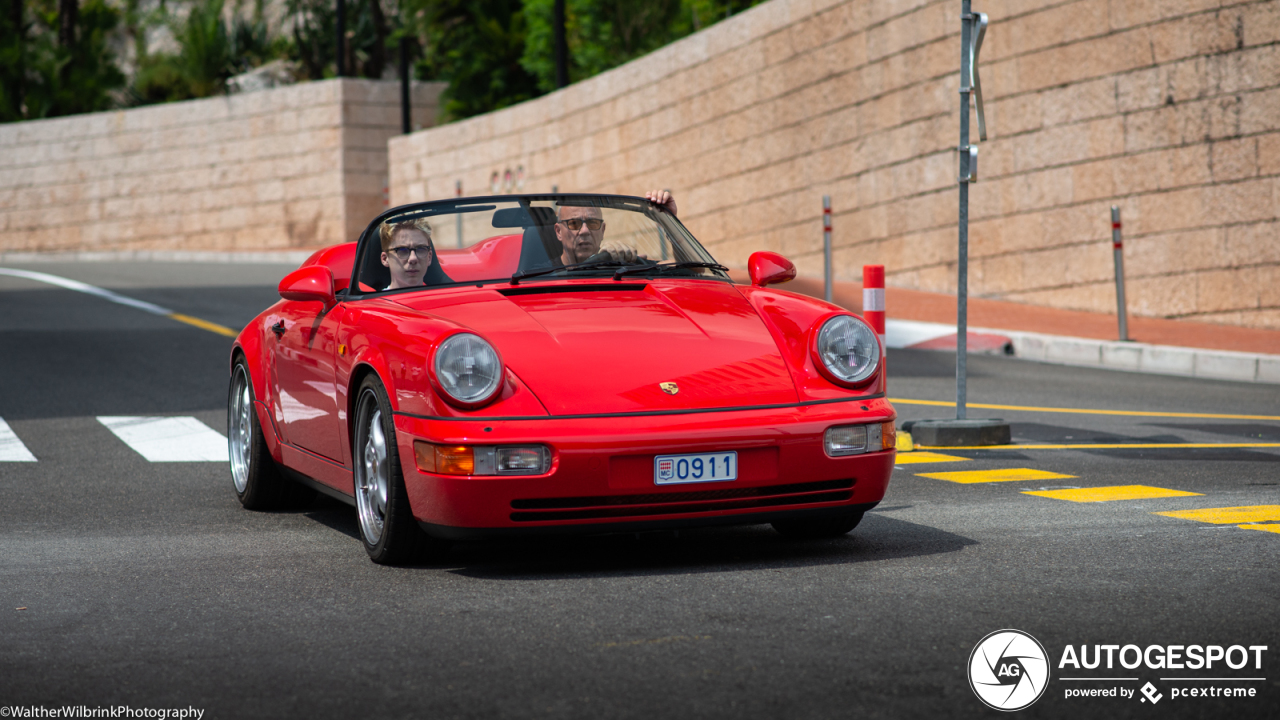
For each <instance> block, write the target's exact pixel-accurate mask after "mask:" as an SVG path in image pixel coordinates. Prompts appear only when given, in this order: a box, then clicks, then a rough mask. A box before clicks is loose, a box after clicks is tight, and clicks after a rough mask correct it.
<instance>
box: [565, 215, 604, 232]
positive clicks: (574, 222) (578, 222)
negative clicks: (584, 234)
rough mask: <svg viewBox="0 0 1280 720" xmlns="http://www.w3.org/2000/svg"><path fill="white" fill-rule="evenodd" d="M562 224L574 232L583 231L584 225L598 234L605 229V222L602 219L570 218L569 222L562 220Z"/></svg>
mask: <svg viewBox="0 0 1280 720" xmlns="http://www.w3.org/2000/svg"><path fill="white" fill-rule="evenodd" d="M560 224H561V225H564V226H565V227H567V228H569V229H570V230H572V231H574V232H578V231H579V230H581V229H582V226H583V225H586V226H587V229H588V230H590V231H591V232H596V231H598V230H599V229H600V228H602V227H604V220H601V219H600V218H569V219H568V220H561V221H560Z"/></svg>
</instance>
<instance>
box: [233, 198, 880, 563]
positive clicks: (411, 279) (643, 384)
mask: <svg viewBox="0 0 1280 720" xmlns="http://www.w3.org/2000/svg"><path fill="white" fill-rule="evenodd" d="M749 265H750V268H749V270H750V276H751V285H750V286H745V285H737V284H734V283H733V282H732V281H731V280H730V278H729V275H728V273H727V271H726V268H724V267H722V266H720V265H718V264H717V263H716V262H715V260H714V259H713V258H712V257H711V255H710V254H709V253H708V252H707V251H706V250H705V249H704V248H703V247H702V246H701V245H699V244H698V242H697V240H695V239H694V237H693V236H692V235H691V234H690V233H689V231H688V230H687V229H685V227H684V226H683V225H682V224H681V223H680V222H679V221H678V220H677V219H676V218H675V217H674V216H673V215H672V214H670V213H669V212H667V211H666V209H665V208H664V207H662V206H658V205H654V204H653V203H651V202H649V201H647V200H645V199H643V198H636V197H625V196H612V195H563V194H561V195H522V196H513V195H504V196H498V197H474V198H461V199H457V200H449V201H440V202H428V203H421V204H416V205H408V206H403V207H398V208H395V209H392V210H389V211H387V212H385V213H383V214H382V215H381V216H379V217H378V218H377V219H375V220H374V221H373V223H371V224H370V225H369V227H368V229H367V230H365V232H364V233H363V235H361V237H360V240H359V241H358V242H354V243H347V244H344V245H337V246H334V247H330V248H326V249H324V250H321V251H319V252H317V253H315V254H314V255H313V256H311V257H310V258H309V259H308V260H307V261H306V262H304V263H303V265H302V267H301V268H299V269H298V270H296V271H294V272H293V273H291V274H290V275H288V276H287V277H285V278H284V280H282V281H281V282H280V295H281V296H282V297H283V300H281V301H280V302H278V303H276V304H275V305H273V306H272V307H270V308H268V309H267V310H266V311H265V312H263V313H262V314H261V315H259V316H258V317H257V318H256V319H254V320H253V322H251V323H249V325H248V326H247V327H246V328H245V329H244V331H243V332H241V333H240V335H239V337H238V338H237V339H236V342H235V346H234V348H233V350H232V354H231V387H230V393H229V399H228V421H227V424H228V427H227V430H228V432H227V437H228V443H229V446H230V456H231V475H232V479H233V481H234V484H235V491H236V494H237V496H238V497H239V499H240V501H241V503H243V505H244V506H245V507H247V508H251V509H267V508H274V507H279V506H281V505H284V504H287V503H290V502H294V501H296V500H297V499H298V498H299V497H300V493H301V494H305V493H307V492H309V491H308V490H307V488H311V489H312V490H318V491H320V492H323V493H326V494H328V495H331V496H333V497H336V498H339V499H341V500H343V501H345V502H348V503H350V504H352V505H354V506H355V508H356V511H357V515H358V517H359V525H360V534H361V536H362V539H363V541H364V545H365V549H366V550H367V551H368V553H369V556H370V557H371V558H372V559H373V560H374V561H375V562H379V563H396V562H405V561H408V560H410V559H414V558H421V557H423V556H424V555H429V554H430V553H432V552H438V551H439V550H440V549H442V548H444V547H446V546H447V544H448V543H449V542H450V541H456V540H465V539H469V538H480V537H492V536H503V535H509V534H528V533H540V532H541V533H563V532H574V533H610V532H637V531H642V530H655V529H676V528H684V527H695V526H710V525H735V524H736V525H741V524H757V523H772V524H773V526H774V527H775V528H776V529H777V530H778V531H779V532H780V533H782V534H783V535H786V536H793V537H805V538H813V537H834V536H838V535H842V534H844V533H847V532H849V531H850V530H852V529H853V528H854V527H855V526H856V525H857V524H858V522H859V521H860V520H861V519H862V516H863V513H864V512H866V511H867V510H868V509H870V508H872V507H873V506H875V505H876V503H877V502H879V501H880V500H881V498H883V497H884V493H885V488H886V486H887V484H888V481H889V475H890V473H891V472H892V470H893V463H894V420H895V413H894V410H893V407H892V406H891V405H890V404H889V402H888V401H887V400H886V399H885V397H884V389H885V380H884V361H883V352H882V350H881V347H880V344H879V341H878V339H877V337H876V335H875V333H874V332H873V331H872V330H871V328H870V327H869V326H868V325H867V324H866V323H864V322H863V321H862V320H861V319H859V318H858V317H857V316H855V315H853V314H851V313H849V312H847V311H845V310H843V309H841V308H839V307H836V306H834V305H829V304H827V303H824V302H821V301H818V300H814V299H812V298H808V297H804V296H801V295H796V294H793V293H789V292H786V291H782V290H778V289H774V288H771V287H769V286H770V285H773V284H776V283H780V282H784V281H786V280H789V279H791V278H793V277H794V276H795V268H794V266H793V265H791V263H789V262H788V261H787V260H786V259H784V258H783V257H781V256H780V255H776V254H774V253H767V252H759V253H755V254H754V255H752V256H751V258H750V262H749Z"/></svg>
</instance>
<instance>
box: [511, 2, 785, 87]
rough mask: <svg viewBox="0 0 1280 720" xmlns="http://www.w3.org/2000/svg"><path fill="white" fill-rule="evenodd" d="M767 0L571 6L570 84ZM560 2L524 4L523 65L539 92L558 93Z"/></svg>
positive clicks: (567, 5)
mask: <svg viewBox="0 0 1280 720" xmlns="http://www.w3.org/2000/svg"><path fill="white" fill-rule="evenodd" d="M762 1H763V0H719V1H714V0H565V38H566V40H567V42H568V45H569V81H570V82H577V81H579V80H583V79H586V78H589V77H591V76H593V75H597V74H599V73H602V72H604V71H605V70H609V69H611V68H615V67H617V66H619V65H622V64H623V63H626V62H629V61H631V60H634V59H636V58H638V57H640V56H642V55H645V54H647V53H650V52H652V51H654V50H657V49H658V48H660V47H662V46H664V45H667V44H668V43H671V42H673V41H675V40H679V39H680V38H682V37H685V36H686V35H689V34H691V33H693V32H696V31H697V30H699V29H701V28H704V27H707V26H709V25H712V24H714V23H715V22H718V21H720V20H723V19H725V18H726V17H729V16H730V15H731V14H734V13H737V12H740V11H742V10H746V9H747V8H750V7H751V6H753V5H756V4H758V3H760V2H762ZM554 7H555V0H524V14H525V18H526V19H527V21H528V26H529V32H528V37H527V38H526V41H525V49H524V54H523V56H522V57H521V59H520V62H521V65H523V66H524V68H525V69H527V70H528V71H529V72H530V73H531V74H533V75H534V76H535V77H537V78H538V89H539V90H541V91H542V92H550V91H552V90H555V89H556V69H555V48H554V47H553V42H554V35H553V33H554V29H553V26H552V23H553V18H554Z"/></svg>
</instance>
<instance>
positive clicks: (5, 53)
mask: <svg viewBox="0 0 1280 720" xmlns="http://www.w3.org/2000/svg"><path fill="white" fill-rule="evenodd" d="M18 8H19V10H22V9H24V8H23V7H22V5H19V6H18ZM26 37H27V22H26V18H25V17H23V16H22V15H19V16H18V17H14V16H13V13H12V12H11V11H10V8H7V7H6V8H5V9H4V11H3V12H0V122H12V121H14V120H21V119H22V117H23V110H22V104H23V97H24V96H25V95H26V90H25V86H26V74H27V69H26V66H27V60H26V56H27V47H26V46H27V40H26Z"/></svg>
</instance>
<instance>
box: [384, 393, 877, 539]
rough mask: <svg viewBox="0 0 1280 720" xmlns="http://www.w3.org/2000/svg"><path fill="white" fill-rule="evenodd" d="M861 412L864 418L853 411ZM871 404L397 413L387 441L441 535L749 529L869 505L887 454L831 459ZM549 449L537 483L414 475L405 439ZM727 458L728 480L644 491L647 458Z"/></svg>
mask: <svg viewBox="0 0 1280 720" xmlns="http://www.w3.org/2000/svg"><path fill="white" fill-rule="evenodd" d="M863 408H865V409H863ZM895 417H896V416H895V414H894V411H893V407H892V406H891V405H890V404H889V403H888V402H887V401H885V400H883V399H877V400H857V401H851V402H839V403H828V404H815V405H799V406H792V407H785V408H770V409H754V410H730V411H718V412H708V413H697V414H685V415H643V416H616V415H615V416H602V417H574V418H554V417H547V418H536V419H535V418H530V419H477V420H469V419H468V420H461V421H460V420H457V419H429V418H419V417H413V416H409V415H397V416H396V419H395V422H396V431H397V432H396V437H397V442H398V448H399V451H400V458H401V464H402V466H403V471H404V478H405V485H406V489H407V491H408V494H409V500H410V504H411V505H412V508H413V513H414V516H415V517H416V518H417V519H418V521H419V522H420V523H421V524H422V525H423V527H424V528H426V529H427V530H428V532H430V533H432V534H433V535H436V536H439V537H445V538H461V537H475V536H484V535H507V534H513V533H514V534H519V533H526V532H527V533H540V532H541V533H545V532H583V533H593V532H623V531H631V530H637V529H661V528H680V527H696V526H702V525H724V524H755V523H765V522H771V521H774V520H781V519H793V518H796V517H802V516H806V515H814V514H816V515H830V514H839V513H848V512H857V511H859V510H865V509H867V508H869V507H872V506H874V505H875V503H878V502H879V501H880V500H881V499H882V498H883V497H884V493H885V488H886V487H887V485H888V482H889V476H890V474H891V473H892V472H893V462H894V451H893V450H885V451H881V452H875V453H867V454H863V455H854V456H849V457H839V458H832V457H828V456H827V455H826V453H825V452H824V450H823V446H822V439H823V433H824V432H825V431H826V429H827V428H829V427H831V426H833V425H848V424H860V423H876V422H888V421H892V420H894V419H895ZM414 440H426V441H429V442H434V443H441V444H459V445H464V444H470V445H501V444H521V443H542V444H545V445H547V446H549V447H550V448H551V449H552V461H551V469H550V470H549V471H548V472H547V473H544V474H542V475H525V476H484V477H480V476H457V475H439V474H434V473H427V472H423V471H421V470H420V469H419V468H418V467H417V466H416V464H415V462H414V459H413V458H414V452H413V441H414ZM730 450H733V451H736V452H737V453H738V478H737V479H736V480H732V481H728V482H703V483H689V484H676V485H655V483H654V469H653V465H654V463H653V458H654V456H655V455H668V454H681V453H708V452H722V451H730Z"/></svg>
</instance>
